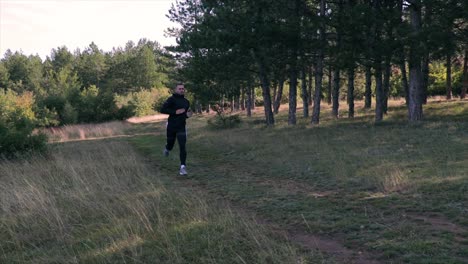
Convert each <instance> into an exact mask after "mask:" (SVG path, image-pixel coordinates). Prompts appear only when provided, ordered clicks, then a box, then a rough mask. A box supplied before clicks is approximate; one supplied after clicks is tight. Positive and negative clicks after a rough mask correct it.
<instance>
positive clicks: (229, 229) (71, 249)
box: [0, 141, 297, 263]
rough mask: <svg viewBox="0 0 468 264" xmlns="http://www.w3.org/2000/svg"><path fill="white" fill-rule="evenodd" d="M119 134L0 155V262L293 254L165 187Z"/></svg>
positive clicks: (278, 257) (241, 259)
mask: <svg viewBox="0 0 468 264" xmlns="http://www.w3.org/2000/svg"><path fill="white" fill-rule="evenodd" d="M160 177H161V175H160V174H159V172H158V170H156V169H154V168H152V167H149V166H148V165H147V164H145V163H143V161H142V160H141V157H140V156H138V155H137V154H136V153H135V152H134V151H132V148H131V146H129V145H128V144H127V143H126V142H123V141H93V142H88V141H87V142H72V143H67V144H60V145H52V150H51V153H50V154H49V156H47V157H36V158H32V159H30V160H21V161H0V198H1V199H0V227H1V228H0V263H293V262H295V261H296V260H297V257H296V253H295V252H294V250H293V249H292V248H291V247H290V246H288V245H287V244H280V243H278V242H276V241H274V240H272V239H271V238H269V237H268V236H267V235H266V233H265V231H264V229H263V228H262V227H260V226H259V225H257V224H255V223H254V222H252V221H250V220H248V219H243V218H242V217H239V216H238V215H236V214H234V213H233V212H231V211H230V210H228V209H220V208H219V207H217V206H214V205H212V204H208V203H207V202H206V201H205V200H204V199H203V197H201V196H198V195H196V194H193V193H189V192H187V191H183V190H177V193H175V192H174V191H173V190H171V189H168V188H167V186H165V185H164V184H163V183H162V182H161V181H160V180H159V179H160Z"/></svg>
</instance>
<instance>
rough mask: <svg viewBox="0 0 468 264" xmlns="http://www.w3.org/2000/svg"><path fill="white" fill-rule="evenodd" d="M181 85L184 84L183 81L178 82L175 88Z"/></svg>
mask: <svg viewBox="0 0 468 264" xmlns="http://www.w3.org/2000/svg"><path fill="white" fill-rule="evenodd" d="M179 85H184V83H183V82H177V83H176V85H175V86H174V89H175V88H177V86H179ZM184 86H185V85H184Z"/></svg>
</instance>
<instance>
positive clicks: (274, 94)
mask: <svg viewBox="0 0 468 264" xmlns="http://www.w3.org/2000/svg"><path fill="white" fill-rule="evenodd" d="M272 87H273V97H272V98H273V99H272V100H273V113H274V112H275V110H274V109H275V100H276V92H277V91H278V83H277V82H276V81H274V82H273V85H272Z"/></svg>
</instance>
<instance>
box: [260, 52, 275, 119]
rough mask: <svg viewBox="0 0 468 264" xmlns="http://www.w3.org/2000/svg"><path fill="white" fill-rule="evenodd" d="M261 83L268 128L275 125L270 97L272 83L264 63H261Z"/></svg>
mask: <svg viewBox="0 0 468 264" xmlns="http://www.w3.org/2000/svg"><path fill="white" fill-rule="evenodd" d="M259 73H260V76H259V77H260V82H261V83H262V95H263V108H264V110H265V122H266V125H267V126H271V125H274V124H275V118H274V116H273V110H272V109H271V96H270V81H269V80H268V75H267V74H268V72H267V70H266V66H265V65H264V64H263V62H261V61H259Z"/></svg>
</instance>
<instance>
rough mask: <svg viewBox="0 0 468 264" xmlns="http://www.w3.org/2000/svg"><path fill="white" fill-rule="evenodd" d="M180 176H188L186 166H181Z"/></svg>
mask: <svg viewBox="0 0 468 264" xmlns="http://www.w3.org/2000/svg"><path fill="white" fill-rule="evenodd" d="M179 174H180V175H187V169H186V168H185V165H181V166H180V170H179Z"/></svg>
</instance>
